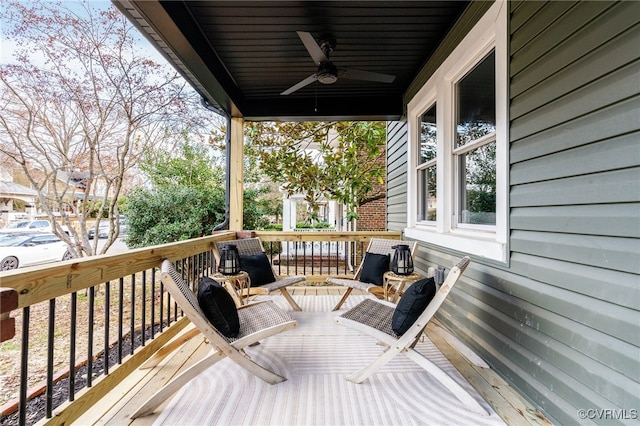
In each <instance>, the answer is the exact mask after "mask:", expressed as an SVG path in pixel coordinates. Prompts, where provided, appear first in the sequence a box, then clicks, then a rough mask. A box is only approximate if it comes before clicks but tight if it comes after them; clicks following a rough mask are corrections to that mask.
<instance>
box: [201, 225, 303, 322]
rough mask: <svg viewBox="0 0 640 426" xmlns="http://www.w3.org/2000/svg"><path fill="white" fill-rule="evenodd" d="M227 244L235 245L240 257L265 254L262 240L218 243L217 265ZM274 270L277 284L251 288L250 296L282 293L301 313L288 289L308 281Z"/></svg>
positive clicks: (244, 239) (247, 239)
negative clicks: (286, 275) (280, 273)
mask: <svg viewBox="0 0 640 426" xmlns="http://www.w3.org/2000/svg"><path fill="white" fill-rule="evenodd" d="M227 244H233V245H235V246H236V248H237V249H238V254H240V255H243V254H244V255H256V254H259V253H264V247H263V246H262V242H261V241H260V238H255V237H254V238H242V239H239V240H229V241H217V242H216V243H215V244H214V248H213V255H214V257H215V258H216V263H218V264H219V263H220V253H221V251H222V247H224V246H225V245H227ZM271 269H272V270H273V274H274V276H275V278H276V281H275V282H272V283H269V284H264V285H261V286H259V287H253V286H252V287H251V288H250V289H249V294H248V295H247V297H248V296H253V295H258V294H271V293H273V292H275V291H278V290H279V291H280V293H281V294H282V295H283V296H284V298H285V299H287V302H289V304H290V305H291V307H292V308H293V310H294V311H301V310H302V309H300V306H298V304H297V303H296V301H295V300H293V297H291V294H289V292H288V291H287V287H289V286H290V285H293V284H297V283H300V282H303V281H305V280H306V279H307V277H305V276H304V275H295V276H291V277H281V276H280V275H278V274H277V273H276V271H275V270H274V269H273V268H271Z"/></svg>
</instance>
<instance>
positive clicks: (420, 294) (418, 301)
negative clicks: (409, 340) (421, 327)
mask: <svg viewBox="0 0 640 426" xmlns="http://www.w3.org/2000/svg"><path fill="white" fill-rule="evenodd" d="M435 295H436V282H435V280H434V279H433V277H431V278H423V279H421V280H419V281H416V282H415V283H413V284H412V285H411V286H410V287H409V288H408V289H407V290H406V291H405V292H404V294H403V295H402V297H401V298H400V301H399V302H398V305H397V306H396V309H395V310H394V311H393V317H392V318H391V329H392V330H393V332H394V333H396V334H397V335H398V336H402V335H403V334H404V333H405V332H406V331H407V330H408V329H409V327H411V326H412V325H413V323H414V322H416V320H417V319H418V317H419V316H420V314H422V312H424V310H425V309H426V308H427V305H428V304H429V302H431V299H433V296H435Z"/></svg>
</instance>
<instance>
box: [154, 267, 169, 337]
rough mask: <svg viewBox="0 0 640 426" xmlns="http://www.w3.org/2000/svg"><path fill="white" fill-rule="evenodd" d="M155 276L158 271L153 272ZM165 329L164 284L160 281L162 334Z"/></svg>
mask: <svg viewBox="0 0 640 426" xmlns="http://www.w3.org/2000/svg"><path fill="white" fill-rule="evenodd" d="M153 273H154V275H155V273H156V270H155V269H154V271H153ZM167 309H169V302H168V301H167ZM163 329H164V284H162V280H161V281H160V332H161V333H162V330H163Z"/></svg>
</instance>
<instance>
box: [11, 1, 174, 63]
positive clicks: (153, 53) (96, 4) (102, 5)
mask: <svg viewBox="0 0 640 426" xmlns="http://www.w3.org/2000/svg"><path fill="white" fill-rule="evenodd" d="M19 1H20V2H22V3H33V2H31V1H29V0H19ZM1 2H2V9H0V64H9V63H13V62H14V59H13V54H14V52H15V49H16V43H15V41H14V40H7V38H6V36H5V28H6V26H7V20H6V14H5V13H4V8H6V7H7V4H8V3H9V1H8V0H1ZM42 2H43V3H57V4H58V3H59V4H62V5H63V6H64V7H66V8H69V9H72V10H77V11H78V12H79V13H81V12H82V11H83V8H82V7H80V5H81V4H82V3H83V2H82V1H78V0H62V1H59V0H42ZM86 3H89V4H90V5H91V7H92V8H95V9H98V10H106V9H109V8H115V6H114V5H113V4H112V3H111V2H110V1H104V0H88V1H86ZM132 25H133V24H132ZM137 39H138V45H139V48H140V49H141V50H143V51H145V52H146V56H148V57H149V58H150V59H152V60H154V61H156V62H158V63H167V61H166V60H165V59H164V57H163V56H162V55H161V54H160V52H158V51H157V50H156V49H155V48H154V47H153V46H151V44H150V43H149V42H148V41H147V39H145V38H144V37H143V36H142V34H140V36H139V37H137Z"/></svg>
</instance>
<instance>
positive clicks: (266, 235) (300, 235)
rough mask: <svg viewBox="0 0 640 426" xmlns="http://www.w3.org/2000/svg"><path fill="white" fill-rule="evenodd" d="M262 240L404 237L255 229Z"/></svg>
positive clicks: (398, 235) (393, 233)
mask: <svg viewBox="0 0 640 426" xmlns="http://www.w3.org/2000/svg"><path fill="white" fill-rule="evenodd" d="M254 234H255V236H256V237H259V238H260V239H261V240H262V241H357V242H367V241H369V240H370V239H371V238H387V239H398V240H400V239H401V238H402V233H401V232H396V231H354V232H351V231H349V232H342V231H305V232H299V231H255V232H254Z"/></svg>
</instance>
